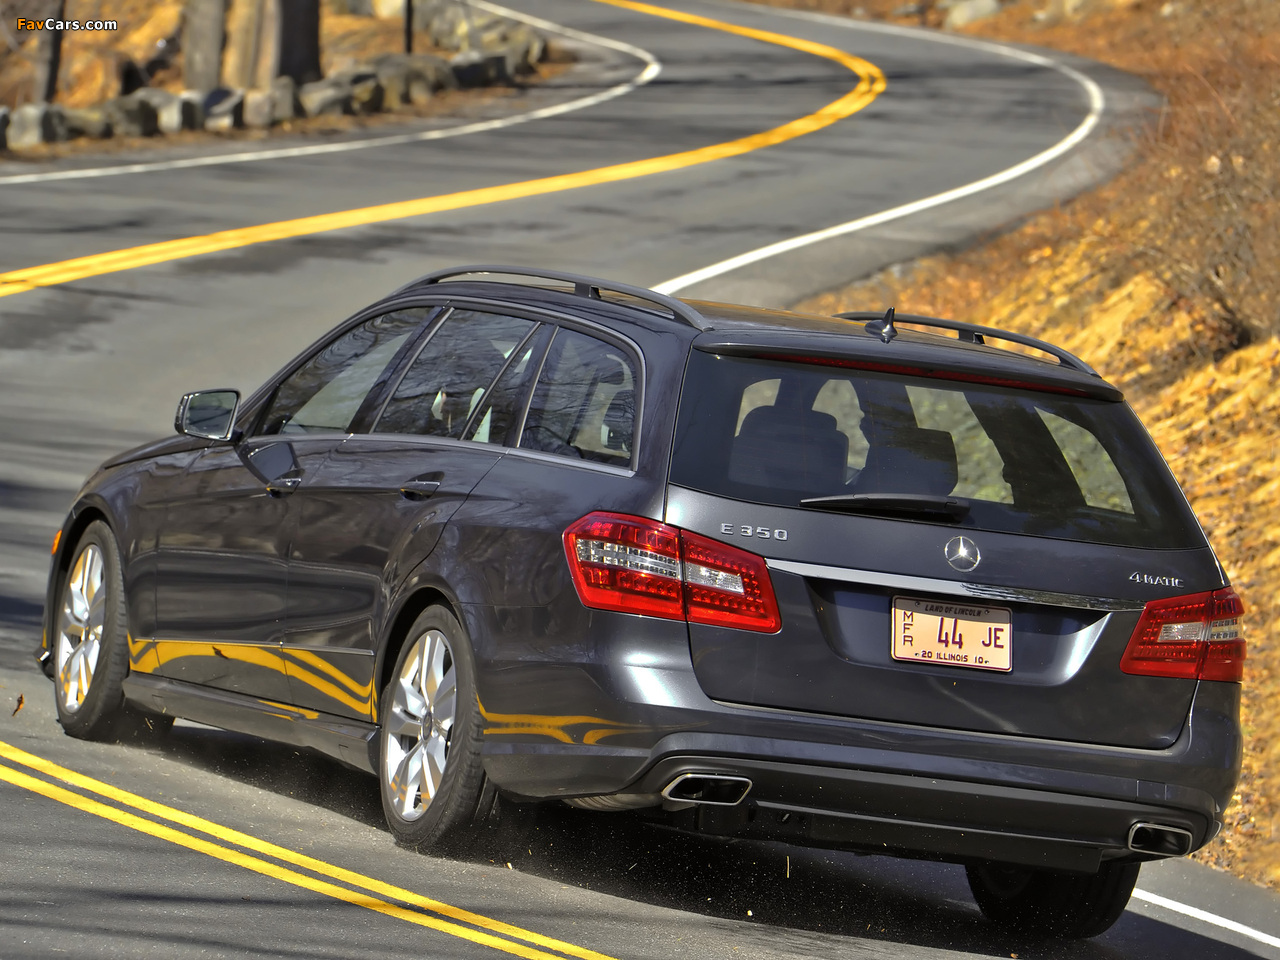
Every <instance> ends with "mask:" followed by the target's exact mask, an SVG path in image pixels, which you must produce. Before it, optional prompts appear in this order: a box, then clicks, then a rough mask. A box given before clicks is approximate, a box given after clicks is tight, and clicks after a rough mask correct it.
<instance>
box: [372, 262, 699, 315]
mask: <svg viewBox="0 0 1280 960" xmlns="http://www.w3.org/2000/svg"><path fill="white" fill-rule="evenodd" d="M480 273H496V274H505V275H507V276H511V277H531V278H533V279H536V280H560V281H562V282H564V283H571V284H573V292H574V294H575V295H576V296H579V297H586V298H587V299H589V300H603V299H604V298H603V297H601V296H600V291H601V290H609V291H612V292H613V293H623V294H626V295H627V296H629V297H635V298H636V299H637V300H644V301H646V302H647V303H652V304H655V305H657V306H659V307H664V308H666V309H667V310H670V311H671V313H672V316H673V319H676V320H680V321H682V322H683V323H687V324H688V325H689V326H691V327H694V328H696V329H698V330H701V329H703V328H704V327H705V326H706V324H707V320H706V318H705V317H703V316H702V314H700V313H699V312H698V311H697V310H695V309H693V307H691V306H689V305H688V304H687V303H685V302H683V301H681V300H677V299H676V298H675V297H668V296H667V295H666V294H663V293H657V292H656V291H653V290H647V289H645V288H644V287H633V286H631V285H630V284H626V283H615V282H613V281H612V280H601V279H598V278H596V277H586V276H582V275H581V274H577V273H564V272H563V271H560V270H542V269H537V270H532V269H529V268H528V267H510V266H503V265H501V264H492V263H484V264H474V265H472V266H467V267H446V268H445V269H443V270H433V271H432V272H431V273H427V274H423V275H422V276H421V277H419V278H418V279H417V280H414V281H413V282H411V283H406V284H405V285H404V286H403V287H401V288H400V289H399V290H397V291H396V292H395V294H392V296H395V295H396V294H400V293H403V292H405V291H406V290H409V289H410V288H412V287H417V286H424V285H426V284H432V283H439V282H440V281H441V280H448V279H449V278H451V277H464V276H468V275H471V274H480Z"/></svg>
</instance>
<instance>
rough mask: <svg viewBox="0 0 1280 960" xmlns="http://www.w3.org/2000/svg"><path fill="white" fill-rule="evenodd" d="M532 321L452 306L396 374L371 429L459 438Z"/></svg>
mask: <svg viewBox="0 0 1280 960" xmlns="http://www.w3.org/2000/svg"><path fill="white" fill-rule="evenodd" d="M536 326H537V324H536V323H535V322H533V321H532V320H525V319H523V318H521V317H507V316H502V315H501V314H494V313H480V312H478V311H475V310H454V311H453V312H452V313H450V314H449V316H448V317H447V318H445V320H444V322H443V323H442V324H441V325H440V327H439V328H438V329H437V330H436V331H435V332H434V333H433V334H432V335H431V339H429V340H428V341H427V343H426V345H425V346H423V348H422V350H421V351H420V352H419V354H418V356H417V357H416V358H414V360H413V362H412V363H411V364H410V365H409V368H408V369H407V370H406V371H405V374H404V376H403V377H401V378H400V382H399V384H397V385H396V389H395V392H394V393H393V394H392V396H391V399H390V400H389V401H387V405H386V408H385V409H384V410H383V411H382V416H381V417H379V418H378V422H377V425H376V426H375V427H374V429H375V430H376V431H377V432H378V433H413V434H419V435H421V436H428V437H451V438H453V439H454V440H461V439H462V438H463V434H464V431H465V430H466V427H467V424H469V423H470V422H471V421H472V419H473V417H474V415H475V414H476V413H477V411H478V409H479V406H480V402H481V399H482V398H483V397H484V395H485V393H486V391H488V389H489V386H490V384H492V383H493V382H494V381H495V380H496V379H497V378H498V374H500V373H501V372H502V370H503V368H504V367H505V366H506V363H507V360H508V359H509V358H510V357H511V356H512V354H513V353H515V352H516V350H517V348H521V347H523V346H524V342H525V339H526V338H527V337H528V336H529V335H530V333H532V332H533V329H534V327H536Z"/></svg>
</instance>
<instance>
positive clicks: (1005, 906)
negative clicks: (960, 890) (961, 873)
mask: <svg viewBox="0 0 1280 960" xmlns="http://www.w3.org/2000/svg"><path fill="white" fill-rule="evenodd" d="M1140 867H1141V864H1137V863H1104V864H1103V865H1102V867H1101V868H1100V869H1099V870H1098V872H1097V873H1094V874H1080V873H1059V872H1057V871H1053V870H1033V869H1030V868H1028V867H1016V866H1011V865H1008V864H999V863H986V864H976V865H971V866H969V867H968V868H967V871H966V872H967V873H968V877H969V889H970V890H972V891H973V898H974V899H975V900H977V901H978V906H979V907H980V908H981V910H982V912H983V914H984V915H985V916H986V917H987V919H988V920H990V921H992V922H993V923H996V924H999V925H1000V926H1002V927H1005V928H1007V929H1010V930H1014V931H1017V932H1018V933H1023V934H1027V935H1029V936H1033V937H1053V938H1058V939H1064V940H1074V939H1081V938H1084V937H1094V936H1097V935H1098V934H1100V933H1102V932H1103V931H1105V930H1107V929H1108V928H1110V926H1111V925H1112V924H1113V923H1115V922H1116V921H1117V920H1118V919H1120V914H1122V913H1123V912H1124V908H1125V906H1126V905H1127V904H1128V903H1129V897H1130V895H1132V893H1133V887H1134V884H1136V883H1137V882H1138V870H1139V868H1140Z"/></svg>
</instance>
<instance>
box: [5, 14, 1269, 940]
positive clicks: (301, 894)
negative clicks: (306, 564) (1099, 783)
mask: <svg viewBox="0 0 1280 960" xmlns="http://www.w3.org/2000/svg"><path fill="white" fill-rule="evenodd" d="M510 3H511V5H512V6H513V7H516V8H518V11H519V12H520V13H521V14H522V15H524V16H530V17H535V18H540V19H544V20H547V21H550V22H552V23H554V24H558V25H561V27H562V28H563V30H564V32H563V33H562V37H563V42H564V43H566V44H568V45H572V46H574V47H575V49H577V50H578V51H579V53H580V55H581V63H580V65H579V66H578V67H576V68H575V69H574V70H572V71H570V72H569V73H568V74H566V75H565V76H564V77H562V78H560V79H559V80H557V81H556V82H554V83H551V84H548V85H547V86H545V87H542V88H539V89H537V90H532V91H527V92H525V93H523V94H522V95H521V96H520V97H518V98H515V99H513V100H511V101H504V102H502V103H499V104H491V105H489V106H487V107H484V108H478V110H477V111H475V112H474V115H470V116H467V117H461V118H453V119H449V120H441V121H437V122H435V123H434V124H433V125H422V126H418V127H414V128H411V129H410V128H406V129H404V130H400V131H393V132H391V133H388V134H379V136H378V137H377V138H375V139H373V140H369V139H367V138H366V139H364V140H359V139H354V138H351V139H344V138H340V139H338V140H336V141H333V142H327V143H326V144H324V145H321V146H320V147H317V145H315V144H309V143H306V142H303V141H298V142H296V143H286V144H285V145H284V146H280V145H279V144H278V143H277V142H273V143H272V144H271V145H270V146H263V145H256V146H253V147H245V146H244V145H243V144H238V145H234V146H226V147H223V148H221V149H212V148H202V150H201V152H198V153H197V152H195V151H193V150H192V149H191V148H187V149H185V150H178V149H173V148H162V149H161V150H157V151H153V152H150V153H148V154H146V155H145V156H140V157H133V158H115V157H113V158H112V160H111V165H110V166H100V165H95V164H94V162H93V161H87V160H80V161H77V162H75V163H72V162H70V161H67V162H62V163H59V164H54V165H48V166H38V165H31V164H17V163H8V164H0V237H3V243H0V411H3V416H2V417H0V694H2V695H3V696H2V697H0V707H2V708H3V712H2V713H0V805H2V807H0V809H3V810H4V811H5V814H6V815H5V816H4V817H0V842H2V843H3V847H2V849H3V850H4V851H5V852H4V856H3V857H0V891H2V892H0V957H5V958H8V957H23V958H25V957H37V956H46V955H54V954H60V953H65V952H73V953H78V954H80V955H89V956H98V955H102V956H119V955H130V956H135V955H136V956H156V957H166V958H167V957H186V956H193V957H194V956H229V957H254V956H291V957H292V956H296V957H308V958H310V957H355V956H361V957H363V956H371V957H372V956H377V957H399V956H406V957H407V956H415V957H420V956H423V955H426V956H448V957H459V956H462V957H472V956H475V957H480V956H488V955H494V954H495V952H496V953H507V954H514V955H518V956H529V957H532V956H539V957H544V956H554V957H561V956H576V957H580V958H583V960H587V958H591V960H595V958H597V957H600V956H604V957H618V958H632V957H635V958H639V957H655V958H656V957H685V956H688V957H694V956H697V957H720V956H723V957H737V956H753V957H768V958H785V957H837V956H838V957H845V956H848V957H876V956H893V957H959V956H975V955H976V956H1009V955H1017V956H1019V957H1050V956H1054V957H1056V956H1062V957H1072V958H1076V957H1079V958H1094V957H1097V958H1111V957H1115V958H1120V957H1125V958H1148V957H1150V958H1157V957H1159V958H1166V957H1196V958H1201V957H1204V958H1238V957H1247V956H1276V957H1280V938H1278V937H1277V935H1280V909H1277V907H1278V904H1277V901H1276V899H1275V898H1274V897H1273V895H1271V894H1270V893H1268V892H1265V891H1262V890H1259V889H1256V888H1253V887H1251V886H1249V885H1247V884H1243V883H1240V882H1238V881H1233V880H1231V879H1230V878H1227V877H1224V876H1221V875H1218V874H1214V873H1212V872H1210V871H1207V870H1205V869H1203V868H1199V867H1197V866H1196V865H1194V864H1190V863H1171V864H1163V865H1159V866H1158V867H1155V868H1148V869H1147V870H1146V871H1145V872H1144V875H1143V879H1142V881H1141V884H1140V886H1141V890H1142V891H1143V893H1142V894H1141V895H1140V896H1139V897H1138V898H1136V899H1135V901H1134V903H1133V905H1132V906H1131V909H1130V911H1129V913H1128V914H1126V916H1125V917H1124V918H1123V919H1122V920H1121V922H1120V923H1119V924H1118V925H1117V926H1116V927H1115V928H1114V929H1113V930H1112V931H1111V932H1109V933H1108V934H1106V935H1105V936H1103V937H1101V938H1099V939H1097V940H1095V941H1093V942H1091V943H1088V944H1082V945H1072V946H1061V947H1046V946H1043V945H1034V944H1019V943H1014V942H1007V941H1006V940H1004V939H1003V938H1000V937H997V936H995V935H994V934H993V933H992V932H991V930H990V928H988V927H987V926H986V925H985V924H984V923H983V922H982V921H981V919H980V918H979V916H978V914H977V912H976V908H975V907H974V906H973V905H972V903H971V901H970V899H969V896H968V891H967V888H966V886H965V884H964V879H963V871H961V870H959V868H955V867H950V866H938V865H926V864H913V863H899V862H894V861H887V860H884V859H881V858H855V857H850V856H843V855H840V856H835V855H827V854H823V853H815V852H812V851H798V850H786V849H784V848H781V847H765V846H751V845H742V844H737V845H731V844H724V843H719V842H714V841H709V840H701V839H689V838H681V837H672V836H670V835H667V834H664V833H661V832H658V831H654V830H652V829H648V828H642V827H638V826H634V825H631V824H629V823H628V822H627V821H624V820H618V819H610V818H607V817H603V816H601V817H593V816H591V815H588V814H582V813H576V812H573V811H562V812H556V811H552V812H549V813H548V814H547V816H545V817H544V818H543V820H542V821H541V822H539V823H538V824H537V825H536V827H530V828H529V829H528V830H526V831H524V832H523V833H521V834H520V835H509V834H504V835H501V836H496V837H494V838H493V842H492V844H491V845H490V849H488V850H486V851H485V852H484V853H483V855H477V856H476V857H473V858H471V859H470V860H466V861H443V860H434V859H428V858H423V857H419V856H416V855H412V854H408V853H405V852H404V851H400V850H397V849H396V848H394V846H393V845H392V844H391V842H390V840H389V839H388V838H387V836H386V834H385V832H384V831H383V829H382V828H381V826H380V820H381V814H380V810H379V807H378V803H377V795H376V789H375V787H374V785H373V783H372V781H371V780H369V779H368V778H366V777H363V776H361V775H358V774H355V773H352V772H351V771H348V770H345V769H343V768H340V767H337V766H335V765H332V764H329V763H327V762H326V761H323V760H320V759H317V758H314V757H309V756H302V755H299V754H297V753H295V752H294V751H293V750H292V749H286V748H280V747H275V746H271V745H265V744H261V743H259V742H257V741H252V740H249V739H247V738H242V737H236V736H232V735H229V734H225V733H221V732H218V731H211V730H206V729H202V728H198V727H195V726H191V725H183V724H180V725H179V726H178V728H176V729H175V732H174V734H173V735H172V736H171V737H170V738H168V740H166V741H165V743H164V744H163V745H161V746H159V747H157V748H154V749H151V750H142V749H139V748H127V747H121V746H104V745H93V744H85V743H81V742H78V741H72V740H69V739H67V738H64V737H62V736H61V734H60V731H59V730H58V728H57V726H56V723H55V721H54V720H53V711H52V704H51V702H50V700H51V698H50V691H49V688H48V684H47V682H46V681H44V680H43V678H42V677H40V676H39V675H38V674H37V673H36V671H35V669H34V664H33V663H32V661H31V660H30V657H29V651H30V650H31V648H32V647H33V645H34V643H35V640H36V639H37V632H38V626H37V618H38V615H39V609H40V602H41V599H40V598H41V595H42V589H43V582H44V577H45V571H46V564H47V551H48V544H49V539H50V536H51V534H52V532H53V530H54V529H55V528H56V526H57V525H58V523H59V521H60V519H61V515H62V512H63V511H64V510H65V507H66V505H67V503H68V502H69V500H70V498H71V497H72V495H73V494H74V491H75V488H76V487H77V486H78V484H79V481H80V480H81V479H82V477H83V476H84V475H85V474H86V473H87V472H88V471H89V470H91V469H92V468H93V466H94V465H95V464H96V463H97V462H98V461H100V460H101V459H102V458H104V457H105V456H107V455H108V454H109V453H112V452H114V451H116V450H118V449H120V448H122V447H125V446H129V445H132V444H134V443H137V442H141V441H143V440H146V439H149V438H151V437H153V436H155V435H157V434H163V433H164V432H166V431H167V430H168V429H171V427H170V424H171V417H172V408H173V404H174V401H175V400H176V398H177V397H178V395H179V394H181V393H182V392H183V391H185V390H187V389H193V388H198V387H205V386H215V385H229V386H236V387H240V388H241V389H243V390H248V389H251V388H253V387H254V386H256V385H257V384H258V383H259V382H260V381H261V380H262V379H264V378H265V377H266V376H268V375H269V374H270V373H271V372H272V371H273V370H274V369H276V368H278V367H279V366H280V365H281V364H283V363H284V362H285V361H286V360H287V359H288V358H289V357H290V356H291V355H292V354H293V353H294V352H296V351H297V350H298V349H300V348H301V346H303V345H304V344H305V343H306V342H309V341H310V340H311V339H312V338H314V337H315V336H317V335H319V334H320V333H321V332H323V331H324V330H326V329H328V328H329V327H331V326H332V325H334V324H335V323H336V322H338V321H339V320H341V319H343V318H344V317H345V316H347V315H348V314H349V313H351V312H352V311H354V310H355V309H357V308H358V307H360V306H362V305H363V304H365V303H367V302H369V301H371V300H373V299H375V298H376V297H378V296H380V295H382V294H383V293H385V292H386V291H388V290H389V289H392V288H394V287H395V286H398V285H399V284H401V283H403V282H405V281H406V280H408V279H411V278H412V277H414V276H416V275H418V274H420V273H423V272H425V271H427V270H430V269H433V268H435V267H440V266H446V265H451V264H457V263H465V262H486V261H487V262H508V263H516V264H527V265H540V266H547V267H553V268H560V269H569V270H575V271H577V272H583V273H591V274H596V275H599V276H603V277H609V278H612V279H616V280H621V281H626V282H630V283H638V284H644V285H662V286H663V288H664V289H667V290H679V291H680V292H682V293H685V294H688V295H694V296H704V297H713V298H724V299H734V300H739V301H742V302H751V303H760V304H766V305H786V304H788V303H791V302H794V301H795V300H797V299H799V298H801V297H803V296H805V295H807V294H810V293H813V292H815V291H818V290H821V289H825V288H829V287H832V286H835V285H837V284H840V283H842V282H844V281H847V280H848V279H849V278H851V277H854V276H857V275H861V274H865V273H869V272H871V271H873V270H874V269H876V268H878V267H881V266H883V265H885V264H888V263H893V262H897V261H900V260H904V259H909V258H911V257H914V256H918V255H919V254H920V253H922V252H923V251H925V250H928V249H932V248H936V247H938V246H940V245H946V244H954V243H961V242H964V241H965V240H966V239H970V238H972V237H974V236H975V235H977V234H980V233H981V232H982V231H985V230H990V229H993V228H996V227H998V226H1000V225H1001V224H1004V223H1007V222H1009V221H1011V220H1013V219H1016V218H1017V217H1018V216H1020V215H1022V214H1025V213H1027V212H1030V211H1032V210H1035V209H1038V208H1041V207H1043V206H1046V205H1048V204H1050V203H1052V202H1053V201H1055V200H1057V199H1060V198H1062V197H1065V196H1068V195H1070V194H1072V193H1074V192H1076V191H1078V190H1080V189H1083V188H1084V187H1086V186H1088V185H1090V184H1092V183H1095V182H1097V181H1099V180H1100V179H1104V178H1105V177H1107V176H1109V175H1110V174H1111V173H1112V172H1114V170H1115V169H1116V167H1117V165H1118V164H1119V163H1120V162H1122V160H1123V155H1124V138H1123V133H1124V131H1125V130H1127V129H1130V128H1131V127H1132V126H1133V125H1134V124H1135V123H1136V122H1137V121H1138V120H1139V119H1140V118H1141V116H1142V113H1143V111H1145V110H1147V109H1148V108H1149V107H1150V106H1151V98H1150V96H1149V94H1148V93H1147V91H1146V90H1145V89H1144V88H1143V87H1142V86H1141V85H1140V84H1138V83H1137V82H1136V81H1134V80H1132V79H1131V78H1128V77H1125V76H1123V75H1120V74H1117V73H1115V72H1114V71H1110V70H1108V69H1106V68H1103V67H1100V66H1098V65H1096V64H1089V63H1080V62H1075V61H1068V60H1067V59H1066V58H1055V59H1053V60H1050V59H1048V58H1046V57H1045V56H1043V55H1041V54H1038V53H1034V52H1027V51H1017V50H1012V49H1010V48H1001V47H997V46H994V45H990V44H982V43H978V42H974V41H967V40H960V39H957V38H953V37H942V36H936V35H927V34H923V33H918V32H913V31H905V30H899V29H894V28H886V27H876V26H873V25H868V24H859V23H856V22H853V21H844V20H833V19H828V18H823V17H818V16H812V15H801V14H794V13H788V12H784V11H778V10H770V9H767V8H758V7H754V6H747V5H739V4H735V3H727V2H726V3H717V2H686V0H679V2H674V3H669V4H666V5H664V6H662V7H659V8H647V7H643V6H642V5H640V4H635V3H630V2H624V0H510ZM273 237H283V239H272V238H273ZM173 241H182V242H180V243H176V244H175V243H174V242H173ZM873 306H878V305H873ZM19 695H21V696H22V698H23V704H24V706H23V707H22V709H21V710H19V711H17V712H15V713H14V714H13V716H10V715H9V711H10V710H13V709H14V708H15V706H16V705H17V703H18V697H19ZM50 764H54V765H55V766H50ZM85 777H89V778H93V779H91V780H86V779H85ZM193 817H200V818H207V821H203V820H202V821H197V820H193V819H192V818H193ZM271 844H274V845H275V846H271ZM303 855H305V857H304V856H303ZM306 857H310V858H312V859H309V860H308V859H306ZM508 864H509V865H510V869H508ZM424 898H432V899H431V900H424ZM460 911H464V912H460ZM549 938H553V939H549Z"/></svg>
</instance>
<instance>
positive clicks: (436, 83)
mask: <svg viewBox="0 0 1280 960" xmlns="http://www.w3.org/2000/svg"><path fill="white" fill-rule="evenodd" d="M409 60H410V62H411V63H412V64H413V67H414V69H415V70H417V71H419V72H420V73H421V74H422V75H423V76H424V77H426V78H427V82H428V83H430V85H431V91H432V92H433V93H434V92H435V91H437V90H452V89H454V88H455V87H457V85H458V79H457V77H455V76H454V75H453V67H452V66H451V65H450V64H449V61H448V60H446V59H444V58H443V57H437V56H435V55H434V54H430V53H415V54H411V55H410V57H409Z"/></svg>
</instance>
